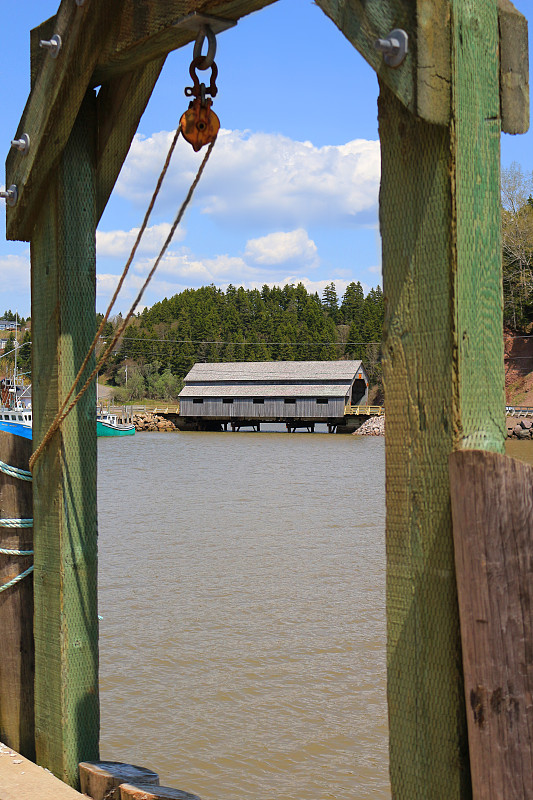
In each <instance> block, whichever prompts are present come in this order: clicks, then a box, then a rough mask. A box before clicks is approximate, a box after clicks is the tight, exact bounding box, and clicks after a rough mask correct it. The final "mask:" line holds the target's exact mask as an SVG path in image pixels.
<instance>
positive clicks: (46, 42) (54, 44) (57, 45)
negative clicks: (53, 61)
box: [39, 33, 62, 58]
mask: <svg viewBox="0 0 533 800" xmlns="http://www.w3.org/2000/svg"><path fill="white" fill-rule="evenodd" d="M61 44H62V42H61V36H60V35H59V34H58V33H54V35H53V36H52V38H51V39H41V41H40V42H39V47H42V48H43V49H44V50H48V52H49V53H50V55H51V56H52V58H57V56H58V54H59V51H60V50H61Z"/></svg>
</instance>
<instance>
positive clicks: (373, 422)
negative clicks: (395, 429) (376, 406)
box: [353, 414, 385, 436]
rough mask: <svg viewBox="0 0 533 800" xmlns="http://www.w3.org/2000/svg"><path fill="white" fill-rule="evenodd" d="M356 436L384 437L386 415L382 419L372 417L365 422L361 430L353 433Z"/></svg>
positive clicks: (358, 429)
mask: <svg viewBox="0 0 533 800" xmlns="http://www.w3.org/2000/svg"><path fill="white" fill-rule="evenodd" d="M353 435H354V436H384V435H385V415H384V414H383V415H382V416H381V417H370V418H369V419H367V420H366V422H363V424H362V425H361V427H360V428H357V430H356V431H354V433H353Z"/></svg>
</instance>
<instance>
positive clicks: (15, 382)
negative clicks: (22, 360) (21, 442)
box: [0, 317, 32, 439]
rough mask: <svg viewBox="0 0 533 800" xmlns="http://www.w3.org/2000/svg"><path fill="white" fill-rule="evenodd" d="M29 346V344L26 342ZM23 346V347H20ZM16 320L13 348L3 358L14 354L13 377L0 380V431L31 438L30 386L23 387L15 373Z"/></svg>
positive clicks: (16, 349)
mask: <svg viewBox="0 0 533 800" xmlns="http://www.w3.org/2000/svg"><path fill="white" fill-rule="evenodd" d="M28 344H29V342H28ZM22 346H24V345H22ZM19 347H20V346H19V343H18V339H17V318H16V317H15V348H14V350H11V351H10V352H9V353H4V356H8V355H10V353H13V352H14V353H15V365H14V369H13V376H12V377H11V378H3V379H2V380H0V431H6V432H7V433H15V434H17V435H18V436H24V438H25V439H31V438H32V410H31V394H30V393H31V384H30V385H29V386H24V384H23V383H20V382H19V379H20V377H21V376H19V375H18V373H17V352H18V350H19Z"/></svg>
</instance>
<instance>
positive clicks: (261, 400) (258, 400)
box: [254, 397, 265, 406]
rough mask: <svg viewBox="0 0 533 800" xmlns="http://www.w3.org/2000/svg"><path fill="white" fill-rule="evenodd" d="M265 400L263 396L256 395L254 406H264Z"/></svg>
mask: <svg viewBox="0 0 533 800" xmlns="http://www.w3.org/2000/svg"><path fill="white" fill-rule="evenodd" d="M264 405H265V400H264V398H263V397H254V406H264Z"/></svg>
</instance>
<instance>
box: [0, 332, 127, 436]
mask: <svg viewBox="0 0 533 800" xmlns="http://www.w3.org/2000/svg"><path fill="white" fill-rule="evenodd" d="M15 336H16V322H15ZM18 348H19V346H18V344H17V345H16V346H15V351H14V352H15V366H14V370H13V376H12V377H11V378H3V379H1V380H0V431H5V432H7V433H15V434H17V435H18V436H23V437H24V438H25V439H31V438H32V422H33V416H32V408H31V394H30V392H31V384H30V385H29V386H24V385H23V384H22V383H19V375H18V373H17V350H18ZM11 352H13V351H11ZM5 355H9V353H6V354H5ZM96 391H97V395H98V387H97V390H96ZM134 433H135V425H134V424H133V423H132V422H124V423H123V422H119V419H118V417H117V415H116V414H111V413H110V412H108V411H104V410H103V408H102V407H101V406H100V407H98V405H97V408H96V435H97V436H132V435H133V434H134Z"/></svg>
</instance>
